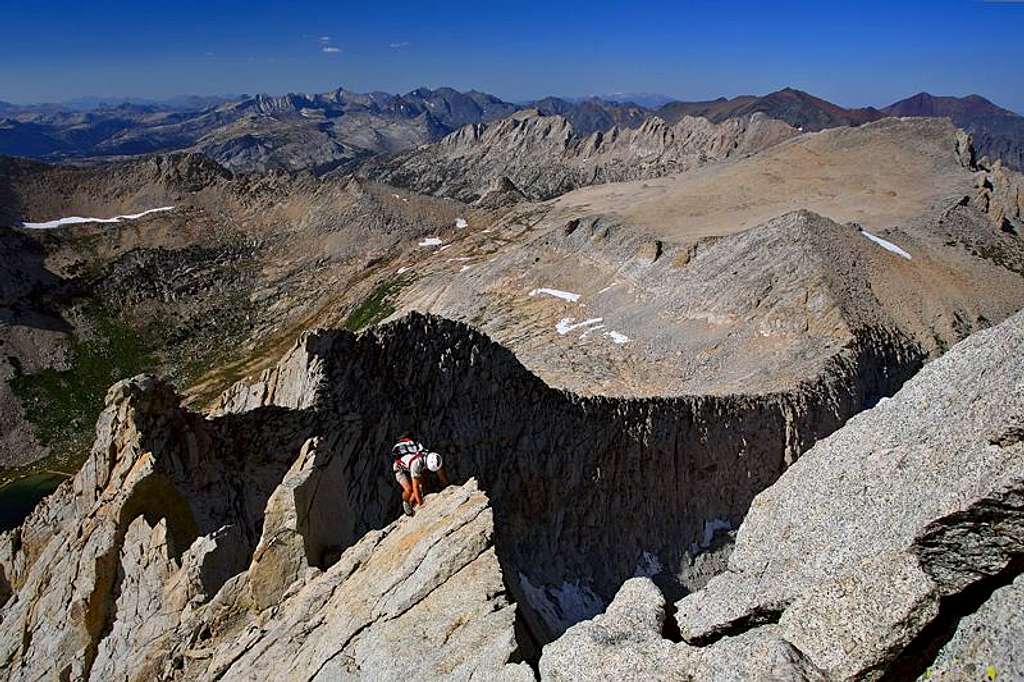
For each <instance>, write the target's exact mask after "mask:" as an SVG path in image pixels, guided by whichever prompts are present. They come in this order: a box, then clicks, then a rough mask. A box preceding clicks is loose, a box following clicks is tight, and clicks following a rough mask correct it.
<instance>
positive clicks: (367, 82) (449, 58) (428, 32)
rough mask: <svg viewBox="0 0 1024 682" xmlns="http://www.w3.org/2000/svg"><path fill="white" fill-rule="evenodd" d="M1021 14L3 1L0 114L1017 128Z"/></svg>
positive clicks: (932, 7) (1008, 6)
mask: <svg viewBox="0 0 1024 682" xmlns="http://www.w3.org/2000/svg"><path fill="white" fill-rule="evenodd" d="M1022 36H1024V0H1022V1H1020V2H1013V1H1010V2H1006V1H1004V2H986V1H984V0H963V1H952V0H933V1H930V2H900V1H898V0H892V1H889V2H846V1H840V0H833V1H826V0H821V1H820V2H815V3H808V2H800V3H797V2H788V3H767V2H743V1H736V2H729V3H688V2H683V1H682V0H675V1H673V2H647V3H641V2H611V1H607V0H592V1H591V2H553V1H550V0H549V1H546V2H537V1H536V0H517V1H516V2H504V1H493V0H478V1H477V2H462V1H449V2H444V3H433V2H429V1H426V0H420V1H419V2H402V1H399V0H391V1H390V2H387V3H375V2H372V1H363V2H322V3H312V2H297V1H296V2H260V1H258V0H250V1H249V2H238V1H236V0H206V2H191V1H188V0H182V1H177V2H159V3H157V2H135V3H129V2H105V1H104V0H93V1H92V2H85V1H84V0H79V1H77V2H46V1H44V0H36V1H32V2H11V1H9V0H0V100H8V101H14V102H38V101H58V100H65V99H70V98H75V97H81V96H87V95H97V96H102V97H117V96H136V97H165V96H170V95H177V94H184V93H188V94H216V93H242V92H246V93H254V92H269V93H275V94H276V93H284V92H289V91H291V92H318V91H324V90H329V89H332V88H335V87H338V86H341V85H343V86H345V87H348V88H351V89H354V90H387V91H406V90H410V89H412V88H415V87H418V86H420V85H426V86H430V87H436V86H440V85H450V86H452V87H456V88H459V89H469V88H477V89H480V90H485V91H488V92H492V93H494V94H496V95H498V96H501V97H504V98H506V99H513V100H524V99H529V98H534V97H539V96H543V95H548V94H558V95H567V96H578V95H587V94H594V93H606V92H619V91H630V92H638V91H641V92H660V93H664V94H667V95H671V96H674V97H677V98H680V99H705V98H713V97H717V96H720V95H725V96H733V95H737V94H747V93H754V94H763V93H766V92H769V91H771V90H775V89H778V88H781V87H784V86H787V85H788V86H793V87H797V88H801V89H804V90H807V91H809V92H812V93H814V94H816V95H819V96H822V97H825V98H827V99H830V100H832V101H835V102H837V103H839V104H843V105H846V106H859V105H867V104H874V105H884V104H888V103H890V102H892V101H894V100H896V99H899V98H901V97H904V96H907V95H910V94H913V93H915V92H919V91H921V90H927V91H929V92H932V93H933V94H952V95H964V94H968V93H971V92H977V93H979V94H981V95H984V96H986V97H989V98H990V99H992V100H993V101H995V102H996V103H998V104H1001V105H1003V106H1007V107H1009V108H1012V109H1015V110H1016V111H1018V112H1024V68H1022V65H1024V48H1022V47H1021V45H1022V40H1021V38H1022Z"/></svg>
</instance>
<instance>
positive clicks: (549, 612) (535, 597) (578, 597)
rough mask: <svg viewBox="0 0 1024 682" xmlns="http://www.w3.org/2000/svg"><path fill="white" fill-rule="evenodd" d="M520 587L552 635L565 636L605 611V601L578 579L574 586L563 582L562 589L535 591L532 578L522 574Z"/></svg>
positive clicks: (550, 588) (553, 587) (542, 586)
mask: <svg viewBox="0 0 1024 682" xmlns="http://www.w3.org/2000/svg"><path fill="white" fill-rule="evenodd" d="M519 584H520V586H522V588H523V594H524V596H525V597H526V601H527V603H528V604H529V605H530V606H532V607H533V609H534V611H535V612H536V613H537V615H539V616H540V617H541V619H542V620H543V621H544V623H545V624H546V625H547V626H548V629H549V630H550V631H551V632H555V633H561V632H564V631H565V630H566V629H567V628H569V627H570V626H572V625H575V624H576V623H579V622H580V621H584V620H589V619H591V618H593V617H594V616H596V615H598V614H600V613H601V612H603V611H604V609H605V604H604V602H603V601H602V600H601V598H600V597H598V596H597V595H596V594H594V592H593V590H591V589H590V588H589V587H587V586H586V585H581V584H580V581H579V580H578V579H577V580H576V582H574V583H569V582H563V583H562V585H561V587H556V586H554V585H541V586H540V587H535V586H534V585H533V583H531V582H530V579H529V578H527V577H526V576H525V575H523V574H522V573H520V574H519Z"/></svg>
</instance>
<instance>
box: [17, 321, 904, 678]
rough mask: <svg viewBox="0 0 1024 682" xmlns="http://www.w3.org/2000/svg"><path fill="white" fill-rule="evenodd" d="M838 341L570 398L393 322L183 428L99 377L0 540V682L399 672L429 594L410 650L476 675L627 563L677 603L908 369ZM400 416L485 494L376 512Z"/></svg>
mask: <svg viewBox="0 0 1024 682" xmlns="http://www.w3.org/2000/svg"><path fill="white" fill-rule="evenodd" d="M857 351H858V352H857V353H854V354H853V355H851V356H850V358H849V362H848V363H847V364H843V363H837V364H836V366H835V367H833V368H832V369H831V370H830V371H829V372H828V373H827V374H826V375H825V376H824V377H823V378H822V380H821V381H820V382H819V383H817V384H815V385H808V386H806V387H805V388H803V389H801V390H800V391H798V392H795V393H793V394H779V395H764V396H734V397H719V398H709V397H692V398H677V399H672V400H658V399H650V400H617V399H608V398H581V397H578V396H574V395H572V394H569V393H566V392H562V391H557V390H554V389H552V388H550V387H548V386H547V385H546V384H544V383H543V382H542V381H540V380H539V379H537V378H536V377H535V376H533V375H532V374H530V373H529V372H528V371H527V370H525V369H524V368H523V367H522V366H521V365H520V364H519V363H518V362H517V361H516V359H515V357H514V356H513V355H512V354H511V353H510V352H508V351H507V350H505V349H503V348H502V347H500V346H498V345H496V344H494V343H493V342H491V341H489V340H488V339H487V338H486V337H484V336H482V335H480V334H478V333H476V332H474V331H472V330H471V329H469V328H468V327H465V326H463V325H461V324H457V323H452V322H449V321H446V320H443V319H440V318H433V317H425V316H420V315H411V316H409V317H407V318H404V319H403V320H401V321H399V322H396V323H392V324H390V325H386V326H384V327H380V328H377V329H376V330H374V331H371V332H367V333H364V334H362V335H359V336H354V335H352V334H350V333H347V332H328V331H323V332H314V333H311V334H308V335H306V336H304V337H303V338H302V339H301V340H300V342H299V343H298V344H297V345H296V347H295V348H294V349H293V350H292V351H291V352H290V353H288V354H287V355H286V357H285V358H284V359H283V360H282V362H281V363H280V365H279V366H278V367H276V368H274V369H272V370H268V371H266V372H265V373H264V374H263V375H262V376H261V377H260V378H259V379H258V380H256V381H254V382H251V383H248V384H239V385H237V386H236V387H235V388H234V389H233V390H232V391H230V392H229V393H228V394H226V395H225V396H224V398H223V400H222V402H221V406H220V410H219V413H218V416H215V417H213V418H209V419H207V418H203V417H202V416H200V415H198V414H194V413H191V412H189V411H188V410H186V409H183V408H181V407H180V406H179V404H178V398H177V396H175V395H174V393H173V391H171V390H170V389H169V388H168V387H167V386H166V385H164V384H162V383H160V382H158V381H156V380H154V379H150V378H137V379H134V380H131V381H127V382H122V383H120V384H117V385H115V386H114V388H112V389H111V392H110V395H109V396H108V401H107V408H106V410H105V411H104V413H103V415H102V416H101V418H100V421H99V423H98V425H97V441H96V445H95V447H94V449H93V452H92V455H91V457H90V459H89V461H88V462H87V464H86V465H85V467H83V469H82V470H81V471H80V473H79V474H78V475H77V476H76V477H75V479H73V481H71V482H69V483H67V484H65V485H63V486H62V487H61V488H60V489H59V490H58V492H57V493H56V494H55V495H54V496H52V497H51V498H49V499H48V500H47V502H46V503H44V505H43V506H41V507H40V508H39V509H38V510H37V511H36V512H34V513H33V515H32V516H30V517H29V519H28V520H27V521H26V523H25V524H24V525H23V526H22V527H21V528H19V529H17V530H15V531H12V532H10V533H7V534H5V535H4V536H2V537H3V553H2V554H0V566H2V567H3V578H4V580H3V585H4V593H6V594H9V595H10V598H9V599H8V600H7V603H6V604H5V605H4V607H3V622H4V626H5V627H4V629H3V634H2V637H0V646H2V650H0V661H2V664H3V667H4V668H5V669H6V671H7V672H8V674H9V676H10V677H11V678H12V679H30V678H33V677H34V676H35V675H36V674H38V672H39V671H42V670H51V669H54V668H55V667H56V669H57V670H59V671H62V672H63V673H66V674H68V675H70V676H71V677H73V678H88V677H90V676H92V678H93V679H108V678H109V677H110V676H121V675H124V676H125V677H127V678H129V679H133V678H139V677H147V676H151V675H154V674H157V671H162V672H160V673H159V674H162V675H165V676H170V677H174V676H182V677H183V678H194V677H197V676H198V677H212V676H219V675H223V676H225V677H228V678H233V677H236V676H237V677H245V675H247V674H249V673H246V672H245V671H246V670H259V671H264V670H265V668H266V666H267V665H269V664H268V663H267V661H293V663H289V664H288V665H293V666H294V667H293V668H290V669H288V674H299V673H298V672H297V671H301V673H302V674H305V675H308V676H315V675H316V674H319V675H326V676H327V677H330V676H331V674H332V673H333V672H337V671H339V670H342V669H344V670H347V671H349V672H353V671H355V672H356V673H358V672H360V671H362V673H364V674H370V673H369V672H368V671H375V670H381V669H382V668H380V666H381V665H383V663H382V661H384V660H386V659H387V656H384V658H383V659H381V658H380V656H382V655H383V654H382V653H380V652H382V651H391V650H384V649H380V646H382V645H381V644H380V642H381V641H393V642H395V649H394V650H393V651H392V654H393V655H394V656H395V657H397V658H396V661H397V662H396V663H395V669H396V670H401V669H402V665H400V664H401V663H402V661H403V660H405V659H403V658H402V656H405V655H406V654H407V653H408V654H409V655H412V653H409V652H407V651H406V649H407V647H406V646H403V645H402V643H403V642H405V641H406V640H405V639H403V638H404V637H406V636H407V634H408V632H410V631H416V628H423V627H428V626H427V625H424V624H423V620H422V619H429V618H432V617H433V615H432V614H434V612H435V610H436V609H443V610H444V609H447V610H445V611H444V612H445V613H448V614H449V615H450V618H451V621H450V622H451V623H452V625H451V627H452V628H453V629H459V628H460V627H465V626H462V625H459V624H460V623H469V622H472V623H474V624H475V625H474V628H475V629H471V630H467V633H469V632H473V633H476V634H472V635H470V634H466V635H465V636H466V637H468V638H470V640H471V641H472V642H474V643H473V644H472V645H469V644H467V645H466V651H464V652H463V653H461V654H455V653H451V652H449V653H444V652H445V651H448V650H442V651H441V652H439V653H438V656H437V658H436V659H431V660H436V662H437V663H436V665H438V666H442V665H455V664H453V663H451V661H452V660H453V657H456V658H458V656H462V658H460V659H458V660H463V661H465V665H464V667H463V668H459V669H460V670H464V671H469V670H475V669H481V670H483V669H491V670H498V669H500V668H501V666H503V665H504V664H505V663H506V662H508V661H512V662H513V663H514V662H515V661H516V660H519V658H520V657H522V656H527V655H529V652H530V651H534V652H536V646H537V644H538V643H543V642H546V641H549V640H550V639H551V638H553V637H554V636H556V635H558V634H559V633H560V632H561V631H562V630H564V628H565V627H567V626H568V625H571V624H572V623H574V622H577V621H579V620H580V619H582V618H585V617H588V616H590V615H593V614H594V613H597V612H599V611H600V610H601V609H602V608H603V606H604V604H605V603H606V602H607V600H609V599H610V598H611V596H612V595H614V593H615V591H616V590H617V589H618V587H619V586H620V585H621V583H622V581H623V580H625V579H626V578H628V577H630V576H632V575H634V574H636V573H638V572H640V573H645V574H654V573H658V574H662V575H664V576H666V577H667V580H668V585H669V587H670V589H674V590H677V593H678V594H682V593H683V592H684V589H683V587H682V585H683V584H684V583H685V584H692V583H693V581H692V580H691V578H694V576H695V574H696V573H697V572H698V571H697V569H695V568H693V567H692V565H691V557H692V555H694V554H697V553H699V552H700V551H702V549H704V548H705V547H706V546H707V545H709V544H710V543H712V542H713V541H714V540H715V534H716V531H720V530H721V529H723V528H726V527H734V526H735V525H737V524H738V522H739V521H740V519H741V518H742V517H743V515H744V514H745V512H746V510H747V507H748V505H749V502H750V500H751V499H752V498H753V496H754V495H755V494H757V493H758V492H759V491H761V490H762V489H764V488H765V487H767V486H768V485H770V484H771V483H772V482H773V481H774V480H775V479H776V478H777V477H778V476H779V474H780V473H781V472H782V471H783V470H784V469H785V467H786V466H787V465H788V464H790V463H792V461H794V460H795V459H796V457H798V456H799V454H800V453H801V452H802V451H803V450H804V449H806V448H807V447H808V446H809V445H810V444H811V443H812V442H813V441H814V440H815V439H816V438H818V437H820V436H822V435H824V434H826V433H828V432H829V431H831V430H833V429H835V428H836V427H838V426H839V425H840V424H841V423H842V421H843V420H845V419H846V418H847V417H848V416H850V415H851V414H853V413H854V412H856V411H857V410H859V409H860V408H861V407H862V406H863V405H864V403H865V402H868V401H871V400H873V399H874V397H875V396H878V395H881V394H887V393H890V392H891V391H892V390H894V389H895V388H896V386H898V385H899V383H901V382H902V381H903V380H904V379H905V378H906V376H908V375H909V374H910V373H911V372H912V371H913V369H914V368H915V367H916V363H917V362H918V361H919V358H918V357H917V356H916V355H914V354H912V353H909V352H908V351H906V349H904V348H901V347H900V345H899V344H898V342H896V341H895V340H893V339H882V338H878V339H868V338H866V339H864V340H863V344H862V345H861V346H860V347H859V348H858V349H857ZM884 368H892V369H884ZM403 431H411V432H412V433H414V434H415V435H416V436H417V437H418V438H419V439H421V440H423V441H424V442H426V443H427V444H429V445H430V446H431V447H432V448H435V449H437V450H439V451H440V452H442V453H444V454H445V456H446V458H447V463H448V467H449V468H450V471H451V474H452V476H453V478H454V479H455V480H456V481H465V480H467V479H469V478H471V477H472V478H476V479H477V480H478V481H479V487H480V489H481V491H483V493H485V494H486V497H487V498H489V499H490V504H489V506H488V503H487V502H486V500H485V499H484V498H483V496H482V494H481V493H476V492H474V489H473V487H472V486H468V487H465V488H458V489H452V490H450V491H447V492H445V493H444V494H443V495H439V496H437V497H436V498H433V500H432V501H431V502H430V504H429V505H428V507H427V508H426V510H425V511H424V512H423V513H422V514H418V515H417V516H416V517H415V518H414V519H412V520H408V519H404V518H399V517H400V511H399V504H398V502H399V497H398V494H397V488H396V486H395V484H394V481H393V479H392V477H391V476H390V473H389V471H388V465H389V462H388V460H387V458H386V457H385V454H386V453H388V452H389V448H390V445H391V442H392V440H393V439H394V438H395V437H396V435H397V434H399V433H401V432H403ZM459 490H461V491H462V492H458V491H459ZM435 510H436V512H435ZM395 518H399V520H398V521H397V522H396V521H393V519H395ZM431 519H433V520H431ZM492 519H493V521H492ZM460 529H464V530H460ZM410 546H413V549H409V547H410ZM375 548H376V549H375ZM416 548H418V549H416ZM404 552H408V554H404ZM403 557H404V558H403ZM382 562H383V563H382ZM359 567H364V569H362V570H361V569H360V568H359ZM704 570H705V571H706V569H704ZM425 572H426V573H425ZM356 576H362V577H359V578H358V579H357V578H356ZM396 576H405V577H404V578H398V577H396ZM409 576H411V577H409ZM453 580H454V582H452V581H453ZM353 581H355V582H353ZM463 581H466V582H463ZM417 585H419V586H418V587H417ZM673 586H674V587H673ZM474 590H476V592H474ZM466 594H479V595H480V599H477V598H475V597H474V598H468V597H467V598H465V599H462V598H459V597H457V596H453V595H466ZM503 595H504V596H503ZM452 600H457V601H458V604H457V605H456V604H454V603H453V602H452ZM481 600H482V601H481ZM513 601H515V602H518V604H517V607H516V609H515V610H514V611H513V609H512V608H511V604H512V602H513ZM435 602H437V603H438V604H441V605H439V606H436V607H434V606H425V605H426V604H433V603H435ZM357 603H359V604H363V605H364V606H358V607H357V606H355V605H356V604H357ZM481 603H484V604H486V603H490V604H491V606H486V607H481ZM417 605H419V606H417ZM480 608H483V609H484V610H483V611H481V612H478V611H477V610H478V609H480ZM417 609H419V610H417ZM477 613H488V614H492V615H491V616H488V617H487V618H483V620H481V618H482V616H477V615H473V614H477ZM513 613H516V615H517V619H514V618H513V617H512V614H513ZM330 614H334V615H330ZM360 614H362V615H360ZM317 623H323V625H322V627H323V628H324V629H323V631H322V633H323V634H322V636H321V635H317V636H316V637H313V636H310V635H309V632H311V631H312V630H313V629H316V628H317V627H321V626H318V625H317ZM430 627H434V626H430ZM410 629H411V630H410ZM431 632H435V630H431ZM403 633H405V634H403ZM517 633H518V634H517ZM449 634H450V633H449ZM409 636H411V635H409ZM431 636H433V635H431ZM437 636H438V637H439V638H440V639H439V640H438V641H439V642H442V641H448V640H445V636H446V635H444V633H441V634H438V635H437ZM470 640H467V641H470ZM339 642H340V643H341V644H340V645H339ZM437 646H441V644H438V645H437ZM452 646H455V644H453V645H452ZM374 652H377V653H374ZM415 655H416V659H415V660H416V661H421V657H420V656H419V654H418V653H416V654H415ZM533 655H535V654H533ZM276 665H282V666H283V665H285V663H278V664H276ZM432 665H433V664H432ZM460 665H461V664H460ZM339 666H341V667H339ZM488 666H489V667H488ZM495 666H497V667H495ZM283 670H284V669H283V668H282V671H283ZM452 670H454V668H452ZM317 671H320V672H317ZM506 672H508V674H510V675H513V674H514V675H518V674H519V672H517V669H515V668H510V669H509V671H506ZM353 674H355V673H353ZM467 675H468V673H467Z"/></svg>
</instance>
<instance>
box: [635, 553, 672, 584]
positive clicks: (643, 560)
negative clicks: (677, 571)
mask: <svg viewBox="0 0 1024 682" xmlns="http://www.w3.org/2000/svg"><path fill="white" fill-rule="evenodd" d="M664 570H665V569H664V567H662V565H661V562H660V561H658V557H657V556H655V555H654V554H651V553H650V552H648V551H646V550H644V553H643V554H641V555H640V560H639V561H637V562H636V568H634V569H633V577H634V578H640V577H647V578H653V577H654V576H656V575H658V574H659V573H661V572H662V571H664Z"/></svg>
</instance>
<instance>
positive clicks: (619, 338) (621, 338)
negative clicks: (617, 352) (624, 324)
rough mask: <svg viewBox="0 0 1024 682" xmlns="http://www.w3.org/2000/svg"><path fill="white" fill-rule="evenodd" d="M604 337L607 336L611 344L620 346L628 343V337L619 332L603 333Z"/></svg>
mask: <svg viewBox="0 0 1024 682" xmlns="http://www.w3.org/2000/svg"><path fill="white" fill-rule="evenodd" d="M604 336H607V337H608V338H609V339H611V340H612V343H615V344H618V345H620V346H621V345H622V344H624V343H629V337H628V336H626V335H625V334H620V333H619V332H617V331H614V330H612V331H610V332H605V333H604Z"/></svg>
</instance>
